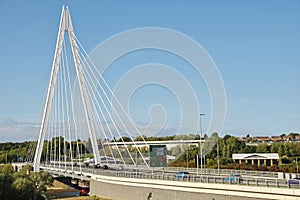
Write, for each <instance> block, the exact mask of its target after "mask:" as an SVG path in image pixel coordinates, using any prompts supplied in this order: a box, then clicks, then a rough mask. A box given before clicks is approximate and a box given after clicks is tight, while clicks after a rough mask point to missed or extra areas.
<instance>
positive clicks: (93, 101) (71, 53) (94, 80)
mask: <svg viewBox="0 0 300 200" xmlns="http://www.w3.org/2000/svg"><path fill="white" fill-rule="evenodd" d="M67 37H68V38H69V41H67V40H66V39H67ZM67 42H68V43H69V46H67V45H66V43H67ZM78 45H79V46H78ZM80 48H81V49H83V47H82V45H81V44H80V42H79V41H78V39H77V38H76V36H75V34H74V31H73V26H72V21H71V17H70V12H69V9H68V7H64V6H63V8H62V13H61V18H60V25H59V30H58V37H57V42H56V48H55V54H54V59H53V63H52V70H51V76H50V81H49V86H48V90H47V94H46V101H45V105H44V110H43V116H42V122H41V127H40V131H39V138H38V141H37V146H36V150H35V154H34V161H33V168H34V171H39V169H40V164H41V158H42V157H44V159H45V160H44V162H49V163H50V162H51V163H52V164H53V163H54V164H55V163H58V165H59V167H61V166H60V165H63V164H62V163H64V165H65V167H66V165H67V164H66V163H71V162H72V161H73V160H76V159H77V160H78V159H81V157H80V155H79V156H78V154H82V153H83V152H80V148H81V149H82V144H81V146H80V144H79V141H82V138H80V135H82V134H88V136H87V137H89V143H90V144H89V145H90V146H91V149H92V153H93V157H94V164H102V163H101V162H103V159H102V158H103V157H106V158H108V157H109V158H110V159H111V158H113V160H114V162H115V163H117V162H116V160H118V162H119V163H122V164H125V165H126V162H127V161H129V163H130V164H133V165H137V164H138V160H137V158H134V156H132V155H131V154H132V150H131V151H130V150H129V149H128V147H127V145H125V141H124V140H123V136H127V137H129V138H130V139H131V140H132V141H133V137H132V136H131V135H130V133H129V132H130V130H128V129H127V128H126V125H125V123H124V122H122V120H121V118H120V116H119V115H118V113H117V111H116V110H115V108H114V107H113V106H112V103H111V101H112V99H110V98H109V95H108V94H107V93H110V96H111V97H112V98H114V100H115V101H116V102H117V103H118V104H119V105H118V108H121V109H120V110H121V112H124V113H125V116H127V117H128V121H129V122H130V123H131V126H130V127H135V129H136V130H134V131H135V133H138V135H140V136H142V135H141V134H140V132H139V131H138V129H137V128H136V126H135V125H134V123H133V122H132V120H131V119H130V118H129V116H128V115H127V113H126V111H125V110H124V109H123V107H122V106H121V105H120V103H119V101H118V100H117V98H116V97H115V96H114V94H113V93H112V90H111V89H110V87H109V86H108V84H107V82H106V81H105V80H104V78H103V77H102V75H101V74H100V73H99V71H97V68H96V66H95V65H94V64H93V62H92V61H91V60H89V57H88V55H87V53H86V52H85V50H84V49H83V52H82V51H80ZM84 56H85V58H82V57H84ZM83 63H84V65H83ZM71 65H73V66H74V67H73V69H72V68H71ZM72 70H73V71H72ZM101 84H104V86H101ZM104 87H105V88H104ZM98 90H101V91H98ZM107 91H108V92H107ZM103 96H104V97H103ZM76 97H77V99H76ZM106 104H108V105H109V106H111V109H112V112H113V113H114V114H115V116H116V117H117V120H118V121H119V122H121V127H119V126H120V125H119V126H118V125H117V124H116V123H115V122H114V119H113V117H112V116H113V115H112V114H110V111H109V109H108V106H107V105H106ZM118 112H120V111H118ZM122 116H124V115H122ZM82 124H84V128H82V127H83V125H82ZM132 125H133V126H132ZM120 129H122V130H123V131H120ZM97 134H98V135H97ZM124 134H125V135H124ZM53 138H56V139H58V141H55V140H54V139H53ZM104 138H105V139H106V140H107V139H108V138H109V139H110V141H111V142H113V143H116V142H117V140H116V138H119V142H120V140H121V142H123V143H124V145H123V147H122V149H120V148H119V146H118V145H116V147H117V148H116V149H112V148H108V149H105V148H103V146H102V149H101V151H100V153H99V148H98V147H99V141H100V143H102V142H103V140H101V139H104ZM142 138H143V137H142ZM45 140H47V145H45V146H44V144H45V142H44V141H45ZM143 140H144V138H143ZM144 141H145V140H144ZM74 142H75V143H74ZM76 142H77V143H76ZM73 143H74V144H73ZM145 143H146V142H145ZM146 144H147V143H146ZM72 145H74V146H75V147H73V146H72ZM45 151H46V153H43V152H45ZM44 154H45V155H44ZM137 154H139V155H140V156H139V158H140V160H141V161H142V162H143V163H144V164H145V165H146V166H147V167H149V165H148V164H147V162H146V160H145V158H144V156H145V153H142V152H141V151H140V150H139V148H136V150H135V155H136V157H137ZM126 157H127V158H126ZM81 160H82V159H81ZM104 162H105V161H104ZM72 167H73V164H72Z"/></svg>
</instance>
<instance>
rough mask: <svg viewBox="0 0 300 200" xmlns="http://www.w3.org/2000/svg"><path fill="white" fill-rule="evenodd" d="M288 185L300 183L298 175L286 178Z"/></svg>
mask: <svg viewBox="0 0 300 200" xmlns="http://www.w3.org/2000/svg"><path fill="white" fill-rule="evenodd" d="M288 184H289V185H299V184H300V177H296V178H293V179H290V180H288Z"/></svg>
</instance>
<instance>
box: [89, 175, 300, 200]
mask: <svg viewBox="0 0 300 200" xmlns="http://www.w3.org/2000/svg"><path fill="white" fill-rule="evenodd" d="M90 192H91V194H92V195H93V194H95V195H99V196H103V197H108V198H112V199H114V200H143V199H145V200H147V197H148V195H149V193H152V198H151V200H200V199H201V200H212V199H214V200H225V199H226V200H227V199H231V200H248V199H283V200H300V190H297V189H296V190H294V189H285V188H262V187H250V186H240V185H223V184H205V183H191V182H180V181H179V182H178V181H162V180H147V179H134V178H130V179H129V178H120V177H107V176H94V177H92V179H91V182H90Z"/></svg>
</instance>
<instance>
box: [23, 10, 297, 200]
mask: <svg viewBox="0 0 300 200" xmlns="http://www.w3.org/2000/svg"><path fill="white" fill-rule="evenodd" d="M131 133H134V134H131ZM137 136H139V138H140V141H139V142H137V141H135V140H134V138H135V137H137ZM201 142H202V141H199V140H191V141H172V142H169V143H177V144H178V143H196V144H198V143H201ZM150 143H151V142H148V141H146V140H145V138H144V136H143V134H142V133H141V132H140V131H139V129H138V128H137V127H136V125H135V123H134V122H133V121H132V119H131V118H130V117H129V115H128V113H127V111H126V110H125V109H124V107H123V106H122V105H121V103H120V102H119V101H118V99H117V97H116V96H115V95H114V93H113V90H112V89H111V88H110V86H109V84H108V82H107V81H106V80H105V79H104V77H103V75H102V73H101V72H100V71H99V70H98V69H97V66H95V64H94V63H93V60H92V59H90V57H89V56H88V54H87V52H86V50H85V49H84V47H83V46H82V44H81V43H80V41H79V39H78V38H77V37H76V35H75V33H74V30H73V26H72V21H71V17H70V12H69V9H68V7H63V9H62V13H61V18H60V25H59V31H58V36H57V43H56V49H55V54H54V59H53V63H52V70H51V76H50V81H49V85H48V90H47V94H46V100H45V105H44V110H43V115H42V121H41V127H40V132H39V137H38V141H37V145H36V146H35V147H32V149H34V152H33V153H32V154H29V155H28V157H29V160H30V159H32V162H33V168H34V171H40V170H47V171H49V172H51V173H52V174H53V175H56V176H65V177H70V178H72V179H75V180H81V181H90V182H91V183H90V186H91V192H93V193H94V194H102V195H107V196H108V197H113V198H119V199H142V198H145V197H142V196H143V195H145V194H148V193H149V194H150V193H153V194H154V195H157V197H156V199H157V198H158V197H159V198H161V199H166V200H167V199H183V198H189V199H191V200H192V199H199V198H200V197H203V198H210V199H211V197H213V198H215V197H216V198H219V199H226V198H227V199H228V197H230V198H231V199H243V198H244V199H246V198H252V197H254V198H256V199H270V198H271V197H272V198H274V199H299V198H300V194H299V187H293V186H290V185H289V184H288V182H287V181H285V180H282V179H278V174H277V175H274V174H272V173H267V174H268V175H266V174H264V173H256V174H254V175H253V174H251V173H249V174H245V177H246V179H245V178H244V179H243V180H235V181H232V180H230V181H226V180H227V179H225V178H224V176H225V177H226V176H228V175H229V174H230V173H231V172H230V171H224V170H221V171H220V170H218V171H216V170H215V171H211V170H209V169H206V170H205V171H202V170H201V173H200V174H199V171H198V170H196V169H188V166H187V168H185V169H178V168H165V167H156V168H153V167H150V165H149V150H145V149H143V148H138V146H139V145H141V144H143V145H145V146H146V147H148V146H149V144H150ZM158 143H163V142H158ZM107 168H109V169H107ZM201 169H202V168H201ZM179 170H181V171H182V170H184V171H187V172H189V173H188V174H187V175H184V176H179V175H178V174H176V172H177V171H179ZM239 173H241V172H239ZM257 186H259V187H257ZM262 187H263V188H264V189H263V190H262V189H261V188H262ZM111 188H118V191H119V192H120V191H123V192H124V193H126V194H128V195H124V194H121V196H120V195H119V194H117V193H118V192H117V191H114V190H113V189H111ZM138 191H140V192H138ZM110 194H115V195H110ZM135 194H138V195H135ZM174 194H175V197H174ZM118 195H119V196H118ZM122 195H123V196H122ZM140 195H142V196H140ZM285 197H286V198H285Z"/></svg>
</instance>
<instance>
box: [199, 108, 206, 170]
mask: <svg viewBox="0 0 300 200" xmlns="http://www.w3.org/2000/svg"><path fill="white" fill-rule="evenodd" d="M204 115H205V114H204V113H200V144H199V148H200V159H201V160H200V166H201V174H202V173H203V159H202V158H203V151H202V116H204ZM198 160H199V159H198ZM198 166H199V165H198Z"/></svg>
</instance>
